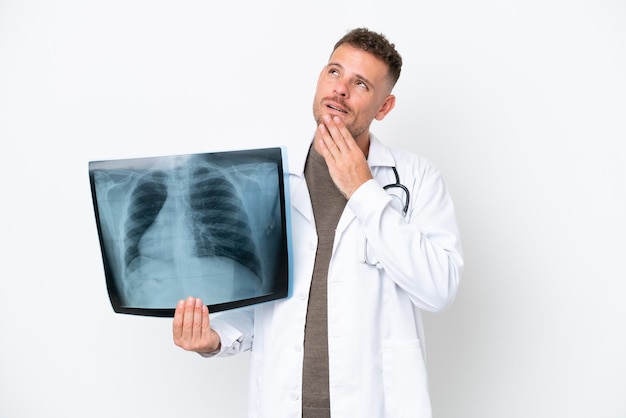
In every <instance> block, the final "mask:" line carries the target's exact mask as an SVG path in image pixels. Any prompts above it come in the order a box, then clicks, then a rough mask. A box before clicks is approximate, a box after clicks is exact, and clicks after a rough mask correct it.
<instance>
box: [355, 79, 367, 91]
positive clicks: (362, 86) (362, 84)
mask: <svg viewBox="0 0 626 418" xmlns="http://www.w3.org/2000/svg"><path fill="white" fill-rule="evenodd" d="M355 84H356V85H357V87H359V88H362V89H364V90H369V86H368V85H367V83H365V81H363V80H357V81H356V83H355Z"/></svg>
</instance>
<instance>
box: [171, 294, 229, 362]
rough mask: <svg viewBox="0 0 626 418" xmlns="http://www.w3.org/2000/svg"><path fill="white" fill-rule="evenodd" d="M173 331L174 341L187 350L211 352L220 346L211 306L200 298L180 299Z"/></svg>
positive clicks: (175, 313)
mask: <svg viewBox="0 0 626 418" xmlns="http://www.w3.org/2000/svg"><path fill="white" fill-rule="evenodd" d="M172 333H173V336H174V343H175V344H176V345H177V346H179V347H181V348H183V349H184V350H187V351H195V352H197V353H211V352H214V351H217V350H219V348H220V336H219V334H218V333H217V332H215V331H214V330H213V329H211V320H210V318H209V308H208V307H207V306H206V305H205V304H204V303H203V302H202V299H200V298H194V297H188V298H187V299H186V300H180V301H178V304H177V305H176V311H175V312H174V322H173V327H172Z"/></svg>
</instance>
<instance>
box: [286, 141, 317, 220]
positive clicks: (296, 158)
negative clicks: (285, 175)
mask: <svg viewBox="0 0 626 418" xmlns="http://www.w3.org/2000/svg"><path fill="white" fill-rule="evenodd" d="M309 147H310V143H309V144H307V145H306V146H295V147H290V148H288V150H287V155H288V165H289V167H288V169H289V188H290V189H291V190H290V194H291V206H292V207H293V209H294V210H297V211H298V212H300V213H301V214H302V216H304V217H305V218H306V219H307V220H308V221H309V222H311V223H314V219H313V206H312V204H311V197H310V196H309V189H308V187H307V184H306V179H305V178H304V164H305V162H306V157H307V154H308V152H309Z"/></svg>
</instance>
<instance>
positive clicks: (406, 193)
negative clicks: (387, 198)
mask: <svg viewBox="0 0 626 418" xmlns="http://www.w3.org/2000/svg"><path fill="white" fill-rule="evenodd" d="M391 169H392V170H393V174H394V175H395V177H396V182H395V183H391V184H388V185H386V186H383V189H385V190H387V189H390V188H392V187H397V188H400V189H402V190H403V191H404V199H405V200H404V206H403V208H402V216H406V214H407V212H408V211H409V201H410V200H411V199H410V197H411V194H410V193H409V189H408V188H407V187H406V186H405V185H404V184H402V183H400V176H399V175H398V170H397V169H396V167H395V166H394V167H391ZM360 261H361V263H363V264H368V265H370V266H373V267H376V268H377V269H382V268H383V266H382V264H381V263H380V261H378V260H369V259H368V257H367V238H365V241H364V245H363V257H362V258H361V260H360Z"/></svg>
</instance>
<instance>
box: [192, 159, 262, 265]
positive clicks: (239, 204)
mask: <svg viewBox="0 0 626 418" xmlns="http://www.w3.org/2000/svg"><path fill="white" fill-rule="evenodd" d="M191 180H192V183H191V186H190V188H189V204H190V207H191V213H190V214H191V218H192V220H193V225H194V226H196V227H195V228H194V229H193V230H194V238H195V244H196V245H195V251H196V255H197V256H199V257H208V256H223V257H228V258H232V259H233V260H236V261H238V262H240V263H241V264H243V265H244V266H246V267H247V268H248V269H250V270H251V271H252V272H253V273H254V274H256V275H257V276H259V277H260V276H261V263H260V261H259V257H258V255H257V250H256V246H255V244H254V242H253V241H252V238H251V237H252V230H251V229H250V221H249V219H248V215H247V213H246V211H245V208H244V205H243V201H242V199H241V196H240V194H239V193H238V192H237V190H236V189H235V186H234V185H233V184H232V182H231V181H230V180H228V179H227V178H226V177H225V176H224V175H222V174H221V173H220V172H219V171H218V170H215V169H213V170H209V168H208V167H199V168H195V169H193V170H192V173H191Z"/></svg>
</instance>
